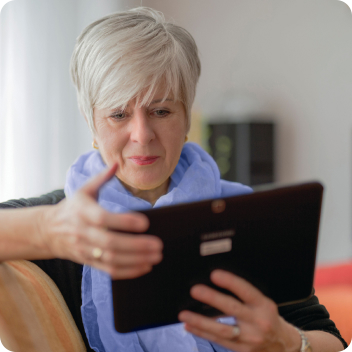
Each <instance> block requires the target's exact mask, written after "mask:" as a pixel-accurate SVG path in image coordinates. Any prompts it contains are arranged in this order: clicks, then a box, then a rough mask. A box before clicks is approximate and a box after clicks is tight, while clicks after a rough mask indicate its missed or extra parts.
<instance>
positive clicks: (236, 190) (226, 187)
mask: <svg viewBox="0 0 352 352" xmlns="http://www.w3.org/2000/svg"><path fill="white" fill-rule="evenodd" d="M220 185H221V197H231V196H240V195H243V194H250V193H253V190H252V188H251V187H249V186H246V185H243V184H242V183H238V182H231V181H226V180H220Z"/></svg>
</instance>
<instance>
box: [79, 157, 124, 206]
mask: <svg viewBox="0 0 352 352" xmlns="http://www.w3.org/2000/svg"><path fill="white" fill-rule="evenodd" d="M117 167H118V166H117V163H115V164H113V165H112V166H110V167H107V168H106V169H105V170H104V171H102V172H100V173H99V174H98V175H96V176H94V177H93V178H91V179H90V180H89V181H88V182H87V183H86V184H85V185H84V186H83V187H82V188H81V189H80V191H81V192H83V193H85V194H86V195H88V196H91V197H93V198H95V199H97V198H98V193H99V189H100V188H101V187H102V186H104V185H105V183H106V182H108V181H110V180H111V178H112V177H113V176H114V175H115V173H116V170H117Z"/></svg>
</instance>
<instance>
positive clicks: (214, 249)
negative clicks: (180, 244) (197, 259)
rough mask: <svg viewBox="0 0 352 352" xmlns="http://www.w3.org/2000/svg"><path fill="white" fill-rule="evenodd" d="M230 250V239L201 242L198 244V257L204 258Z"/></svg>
mask: <svg viewBox="0 0 352 352" xmlns="http://www.w3.org/2000/svg"><path fill="white" fill-rule="evenodd" d="M231 249H232V241H231V238H223V239H222V240H216V241H208V242H202V243H201V244H200V255H201V256H203V257H204V256H206V255H211V254H218V253H225V252H230V251H231Z"/></svg>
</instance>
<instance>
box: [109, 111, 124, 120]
mask: <svg viewBox="0 0 352 352" xmlns="http://www.w3.org/2000/svg"><path fill="white" fill-rule="evenodd" d="M111 117H113V118H114V119H116V120H122V119H123V118H124V117H126V113H124V112H121V111H119V112H115V113H114V114H112V115H111Z"/></svg>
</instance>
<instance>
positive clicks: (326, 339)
mask: <svg viewBox="0 0 352 352" xmlns="http://www.w3.org/2000/svg"><path fill="white" fill-rule="evenodd" d="M211 280H212V282H213V283H214V284H215V285H217V286H219V287H223V288H225V289H227V290H229V291H231V292H233V293H234V294H235V295H236V296H237V297H239V298H240V299H241V301H239V300H237V299H235V298H233V297H231V296H228V295H225V294H223V293H220V292H218V291H216V290H214V289H211V288H209V287H207V286H204V285H196V286H194V287H193V288H192V289H191V296H192V297H193V298H195V299H197V300H199V301H201V302H204V303H207V304H209V305H211V306H213V307H215V308H217V309H219V310H220V311H222V312H224V313H225V314H226V315H228V316H234V317H235V318H236V323H237V327H238V329H237V328H236V329H235V330H234V327H233V326H229V325H224V324H221V323H218V322H216V321H214V320H213V319H211V318H207V317H204V316H202V315H200V314H196V313H192V312H189V311H183V312H181V313H180V315H179V319H180V320H181V321H183V322H185V323H186V324H185V328H186V330H188V331H189V332H191V333H193V334H195V335H198V336H200V337H203V338H205V339H208V340H210V341H213V342H216V343H218V344H220V345H222V346H224V347H225V348H228V349H229V350H231V351H237V352H259V351H261V352H299V351H300V346H301V337H300V334H299V333H298V331H297V330H296V329H295V328H294V326H293V325H291V324H289V323H288V322H286V321H285V320H284V319H283V318H282V317H281V316H280V315H279V313H278V308H277V306H276V304H275V303H274V302H273V301H272V300H271V299H269V298H267V297H265V296H264V295H263V294H262V293H261V292H260V291H259V290H258V289H256V288H255V287H254V286H252V285H251V284H250V283H248V282H247V281H245V280H244V279H242V278H240V277H238V276H235V275H233V274H231V273H228V272H225V271H222V270H215V271H214V272H213V273H212V275H211ZM234 333H235V334H234ZM304 333H305V335H306V336H307V338H308V340H309V342H310V345H311V347H312V351H313V352H318V351H319V352H339V351H342V350H343V349H344V346H343V344H342V342H341V341H340V340H339V339H338V338H337V337H335V336H334V335H332V334H330V333H326V332H323V331H309V332H304Z"/></svg>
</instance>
